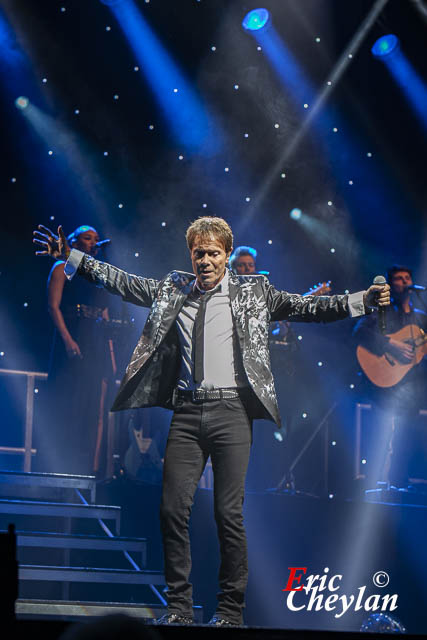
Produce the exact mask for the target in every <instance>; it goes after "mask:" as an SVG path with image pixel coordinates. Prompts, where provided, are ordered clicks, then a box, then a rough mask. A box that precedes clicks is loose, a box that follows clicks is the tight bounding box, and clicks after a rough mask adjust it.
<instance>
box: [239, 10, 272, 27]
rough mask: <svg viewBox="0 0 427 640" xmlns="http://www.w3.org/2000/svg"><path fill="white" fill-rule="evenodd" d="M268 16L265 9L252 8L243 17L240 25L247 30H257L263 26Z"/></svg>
mask: <svg viewBox="0 0 427 640" xmlns="http://www.w3.org/2000/svg"><path fill="white" fill-rule="evenodd" d="M269 18H270V14H269V12H268V11H267V9H253V10H252V11H249V13H247V14H246V15H245V17H244V18H243V21H242V27H243V28H244V29H246V30H247V31H258V30H259V29H262V28H263V27H265V25H266V24H267V22H268V20H269Z"/></svg>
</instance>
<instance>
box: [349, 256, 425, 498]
mask: <svg viewBox="0 0 427 640" xmlns="http://www.w3.org/2000/svg"><path fill="white" fill-rule="evenodd" d="M387 282H388V283H389V285H390V287H391V289H390V293H391V304H390V305H389V306H387V307H384V319H383V323H384V324H385V331H383V330H382V329H383V327H382V321H381V319H379V318H378V314H377V313H373V314H371V315H367V316H366V317H364V318H362V319H361V320H359V322H358V323H357V325H356V327H355V330H354V337H355V340H356V343H357V345H360V346H362V347H364V348H365V349H366V350H367V351H368V352H369V353H372V354H374V355H375V356H377V357H378V363H380V362H381V360H380V359H381V357H383V356H384V355H385V354H387V357H388V356H391V360H390V362H391V363H392V365H393V369H394V373H395V374H397V373H398V372H399V370H401V371H402V377H401V380H399V381H398V382H396V384H393V385H391V386H389V387H385V386H383V385H384V382H383V380H382V379H381V375H384V376H385V375H386V374H387V371H386V370H384V374H381V367H380V366H379V367H378V368H377V370H376V372H375V374H376V376H378V377H374V376H371V377H369V376H370V371H369V369H366V370H364V373H365V375H364V376H363V384H362V392H363V393H364V394H365V395H366V397H367V400H368V401H369V402H371V403H374V405H375V406H376V407H378V408H379V409H380V417H379V419H378V420H377V424H381V423H387V424H388V425H391V426H390V429H391V432H390V434H389V435H388V436H387V437H386V440H387V442H388V444H387V449H388V451H389V454H390V455H389V457H387V458H386V457H385V458H384V467H383V470H382V469H381V468H378V470H377V478H378V479H381V480H384V481H388V482H389V483H390V484H391V485H392V486H395V487H401V488H406V487H407V486H408V477H409V475H411V476H413V474H412V473H410V464H411V460H410V459H411V457H412V453H413V451H414V447H415V442H416V440H417V436H416V433H415V432H416V422H417V417H418V412H419V409H425V408H427V402H426V396H427V394H426V386H427V361H426V358H425V357H424V358H422V359H421V357H422V355H423V350H424V353H426V351H427V348H426V343H424V342H423V340H422V331H424V332H427V314H426V313H425V312H424V311H422V310H421V309H417V308H416V307H415V305H414V304H413V301H412V300H411V291H412V289H411V288H412V287H413V280H412V271H411V269H410V268H409V267H405V266H402V265H393V266H392V267H389V268H388V269H387ZM417 345H418V346H417ZM419 350H420V353H418V351H419ZM417 355H418V357H416V356H417ZM420 359H421V361H420V362H419V360H420ZM359 362H360V358H359ZM374 362H375V360H374ZM387 362H388V361H387V360H386V363H385V367H387V366H388V364H387ZM361 365H362V369H363V363H361ZM417 474H419V471H417V472H416V477H417ZM424 475H425V472H424ZM418 477H424V476H418Z"/></svg>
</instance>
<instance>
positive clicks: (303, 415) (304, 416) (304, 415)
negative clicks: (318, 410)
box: [301, 411, 307, 420]
mask: <svg viewBox="0 0 427 640" xmlns="http://www.w3.org/2000/svg"><path fill="white" fill-rule="evenodd" d="M301 417H302V418H304V420H305V418H306V417H307V414H306V412H305V411H304V413H303V414H302V416H301Z"/></svg>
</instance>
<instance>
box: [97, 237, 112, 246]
mask: <svg viewBox="0 0 427 640" xmlns="http://www.w3.org/2000/svg"><path fill="white" fill-rule="evenodd" d="M110 242H111V240H110V239H109V238H106V239H105V240H100V241H99V242H97V243H96V245H95V247H97V248H98V249H102V248H103V247H105V245H107V244H110Z"/></svg>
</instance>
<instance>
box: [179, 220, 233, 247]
mask: <svg viewBox="0 0 427 640" xmlns="http://www.w3.org/2000/svg"><path fill="white" fill-rule="evenodd" d="M197 236H200V238H202V239H203V240H209V239H211V238H212V237H214V238H215V239H216V240H219V241H220V242H221V243H222V245H223V247H224V250H225V252H226V253H230V252H231V250H232V249H233V232H232V231H231V227H230V225H229V224H228V223H227V222H226V221H225V220H224V219H223V218H217V217H214V216H203V217H201V218H197V220H194V222H192V223H191V224H190V226H189V227H188V229H187V232H186V234H185V237H186V239H187V246H188V248H189V249H190V251H191V249H192V248H193V244H194V240H195V239H196V237H197Z"/></svg>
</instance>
